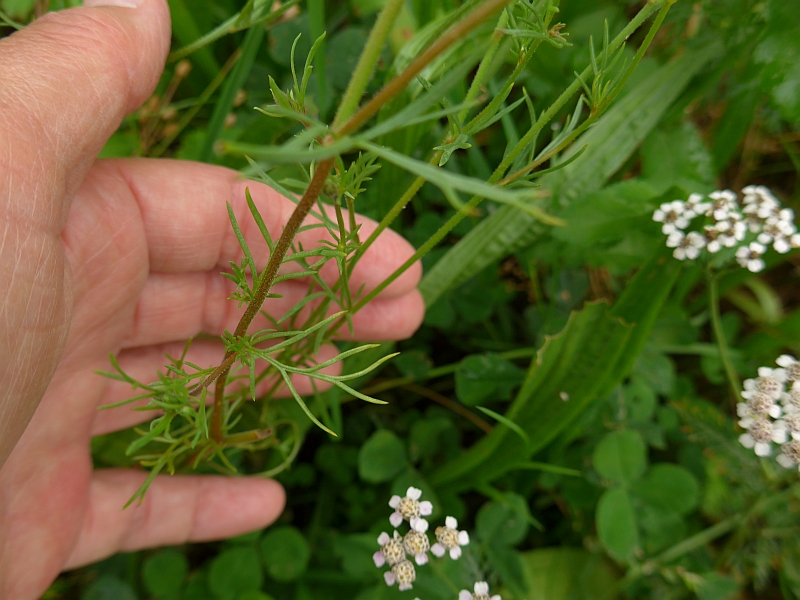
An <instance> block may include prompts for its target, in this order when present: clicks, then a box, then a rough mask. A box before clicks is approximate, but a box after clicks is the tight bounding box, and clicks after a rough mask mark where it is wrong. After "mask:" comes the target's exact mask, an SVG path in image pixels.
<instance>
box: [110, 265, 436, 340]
mask: <svg viewBox="0 0 800 600" xmlns="http://www.w3.org/2000/svg"><path fill="white" fill-rule="evenodd" d="M273 290H274V292H275V293H277V294H280V295H281V296H282V297H281V298H268V299H267V301H266V302H265V303H264V310H265V311H267V312H268V313H270V314H271V315H273V316H274V317H275V318H279V317H280V316H282V315H284V314H286V312H287V311H289V309H291V308H292V307H293V306H295V304H297V303H298V302H299V301H300V300H302V299H303V298H304V297H305V295H306V294H307V293H308V286H306V285H301V284H297V283H289V282H284V283H281V284H278V285H277V286H275V287H274V288H273ZM232 291H233V285H232V282H230V280H228V279H226V278H224V277H222V276H221V275H219V274H218V273H213V272H208V273H184V274H173V275H162V274H158V273H156V274H152V275H150V277H148V279H147V282H146V283H145V286H144V288H143V290H142V293H141V296H140V298H139V303H138V305H137V307H136V317H135V322H134V328H133V330H132V331H131V335H130V336H129V337H128V339H127V340H126V341H125V344H124V345H125V347H128V348H132V347H137V346H147V345H151V344H161V343H165V342H171V341H175V340H181V339H188V338H190V337H194V336H196V335H198V334H199V333H208V334H212V335H220V334H222V333H223V332H224V331H225V330H228V331H233V330H234V329H235V328H236V324H237V323H238V322H239V318H240V317H241V314H242V312H243V310H244V309H243V308H237V303H236V302H234V301H231V300H228V297H229V296H230V295H231V292H232ZM317 304H319V302H312V303H310V305H309V306H308V307H307V309H305V310H303V311H302V312H301V313H300V316H301V321H300V322H302V319H303V318H304V317H305V316H306V315H307V314H308V312H309V310H310V309H311V307H312V306H315V305H317ZM337 311H338V308H337V307H331V309H330V310H329V313H330V314H333V313H334V312H337ZM423 314H424V302H423V300H422V297H421V296H420V294H419V292H418V291H416V290H412V291H411V292H409V293H407V294H405V295H403V296H401V297H399V298H377V299H375V300H373V301H372V302H370V303H369V304H367V305H366V306H365V307H364V308H362V309H361V310H360V311H358V312H357V313H355V314H354V315H353V317H352V320H353V338H352V339H359V340H364V341H386V340H401V339H405V338H408V337H410V336H411V335H412V334H413V333H414V332H415V331H416V330H417V328H418V327H419V326H420V325H421V324H422V318H423ZM273 327H274V326H273V325H272V323H270V321H269V320H267V318H266V317H264V316H263V315H258V316H257V317H256V318H255V320H254V321H253V324H252V326H251V331H257V330H259V329H268V328H269V329H271V328H273ZM341 333H342V334H343V331H342V332H341ZM348 338H349V335H348Z"/></svg>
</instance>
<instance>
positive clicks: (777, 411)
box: [768, 404, 783, 419]
mask: <svg viewBox="0 0 800 600" xmlns="http://www.w3.org/2000/svg"><path fill="white" fill-rule="evenodd" d="M782 413H783V411H782V410H781V407H780V406H778V405H777V404H774V405H773V406H771V407H770V409H769V413H768V414H769V416H770V417H772V418H773V419H778V418H780V416H781V414H782Z"/></svg>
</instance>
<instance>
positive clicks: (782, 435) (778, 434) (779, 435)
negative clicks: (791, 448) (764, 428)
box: [772, 429, 789, 444]
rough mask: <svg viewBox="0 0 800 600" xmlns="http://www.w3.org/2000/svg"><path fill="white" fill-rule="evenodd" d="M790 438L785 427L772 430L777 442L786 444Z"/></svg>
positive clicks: (773, 437) (773, 439) (774, 440)
mask: <svg viewBox="0 0 800 600" xmlns="http://www.w3.org/2000/svg"><path fill="white" fill-rule="evenodd" d="M788 439H789V436H788V435H786V430H785V429H775V430H774V431H773V432H772V441H773V442H775V443H776V444H785V443H786V442H787V441H788Z"/></svg>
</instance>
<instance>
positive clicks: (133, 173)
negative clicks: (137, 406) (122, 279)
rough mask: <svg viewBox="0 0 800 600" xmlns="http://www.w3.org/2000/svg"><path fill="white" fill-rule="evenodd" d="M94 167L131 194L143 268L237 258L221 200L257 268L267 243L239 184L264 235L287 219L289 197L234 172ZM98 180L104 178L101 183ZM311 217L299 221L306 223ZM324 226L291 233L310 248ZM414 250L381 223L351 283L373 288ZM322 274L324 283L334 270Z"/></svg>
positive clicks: (404, 280)
mask: <svg viewBox="0 0 800 600" xmlns="http://www.w3.org/2000/svg"><path fill="white" fill-rule="evenodd" d="M96 168H102V169H104V170H107V171H111V172H112V173H113V172H114V171H116V172H118V174H119V176H120V179H121V182H124V184H125V185H126V186H127V187H128V188H129V189H130V191H131V192H132V193H133V195H134V197H135V199H136V202H137V203H138V205H139V208H140V211H141V215H142V220H143V223H144V228H145V232H146V235H147V242H148V248H149V252H150V271H151V272H159V273H185V272H197V271H209V270H211V269H213V268H215V267H217V266H221V267H224V268H227V267H228V262H229V261H231V260H237V259H238V258H239V257H241V250H240V248H239V243H238V241H237V240H236V236H235V235H234V232H233V229H232V227H231V224H230V221H229V219H228V214H227V210H226V206H225V203H226V202H229V203H230V204H231V207H232V208H233V211H234V214H235V216H236V219H237V221H238V224H239V227H240V228H241V230H242V233H243V235H244V237H245V239H246V240H247V243H248V245H249V247H250V249H251V251H252V253H253V256H254V259H255V261H256V263H257V267H258V268H259V269H261V268H263V266H264V265H265V264H266V261H267V259H268V256H269V249H268V247H267V244H266V242H265V241H264V239H263V237H262V236H261V233H260V231H259V230H258V227H257V225H256V223H255V221H254V219H253V217H252V216H251V214H250V211H249V209H248V207H247V203H246V200H245V188H249V189H250V193H251V195H252V197H253V202H254V203H255V205H256V207H257V208H258V210H259V212H260V213H261V216H262V217H263V219H264V222H265V224H266V226H267V229H268V230H269V232H270V235H271V236H272V238H273V239H274V240H276V239H277V238H278V237H279V236H280V234H281V231H282V230H283V227H284V225H285V223H286V222H287V221H288V220H289V217H290V215H291V214H292V211H293V210H294V206H295V205H294V203H293V202H292V201H291V200H289V199H287V198H284V197H283V196H281V195H280V194H279V193H277V192H276V191H274V190H273V189H271V188H270V187H268V186H266V185H264V184H261V183H257V182H254V181H245V180H243V179H242V178H241V176H240V174H239V173H237V172H236V171H233V170H230V169H226V168H223V167H217V166H212V165H206V164H201V163H193V162H188V161H178V160H164V159H159V160H154V159H115V160H109V161H100V162H99V163H98V164H97V165H96ZM108 183H109V182H108V180H107V179H106V182H105V184H108ZM311 219H312V217H309V218H308V219H307V220H306V222H305V223H306V224H308V223H309V222H310V220H311ZM357 222H358V223H359V224H360V226H361V228H360V230H359V235H360V237H361V239H362V240H363V239H366V237H367V236H369V234H370V233H372V232H373V231H374V230H375V228H376V227H377V224H376V223H375V221H373V220H371V219H368V218H366V217H363V216H360V215H359V216H358V217H357ZM329 237H330V236H329V235H328V234H327V231H326V230H325V229H324V228H320V229H312V230H307V231H304V232H301V233H300V234H298V237H297V238H296V239H297V240H298V241H300V242H302V244H303V246H304V247H305V248H314V247H316V246H318V245H319V240H320V239H322V238H329ZM413 252H414V248H413V247H412V246H411V244H409V243H408V242H407V241H406V240H405V239H403V238H402V237H401V236H400V235H399V234H397V233H396V232H394V231H392V230H389V229H387V230H386V231H384V232H383V233H382V234H381V235H380V236H379V237H378V239H377V240H376V241H375V243H374V244H373V245H372V246H370V248H369V249H368V250H367V251H366V253H365V254H364V256H363V257H362V258H361V260H360V261H359V262H358V264H357V265H356V267H355V269H354V271H353V274H352V277H351V279H350V285H351V288H352V289H354V290H357V289H359V288H362V286H363V288H364V291H365V292H368V291H370V290H371V289H373V288H375V287H376V286H377V285H378V284H379V283H381V282H382V281H383V280H384V279H386V278H387V277H388V276H389V275H391V274H392V273H393V272H394V271H395V270H396V269H397V268H398V267H399V266H400V265H402V264H403V263H404V262H405V261H406V260H407V259H408V258H409V257H410V256H411V255H412V254H413ZM421 274H422V268H421V266H420V265H419V263H417V264H415V265H414V266H412V267H411V268H410V269H408V270H407V271H406V272H405V273H403V274H402V275H401V276H400V277H398V279H397V280H395V281H394V282H392V284H391V285H389V286H388V287H387V288H386V289H385V290H383V292H382V293H381V294H380V296H381V297H400V296H403V295H405V294H407V293H408V292H410V291H411V290H413V289H414V288H415V287H416V286H417V284H418V283H419V279H420V277H421ZM322 276H323V277H324V278H325V279H326V280H327V281H328V283H332V281H333V280H334V279H335V278H336V272H335V271H334V270H327V269H326V270H324V271H323V273H322Z"/></svg>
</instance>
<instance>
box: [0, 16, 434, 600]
mask: <svg viewBox="0 0 800 600" xmlns="http://www.w3.org/2000/svg"><path fill="white" fill-rule="evenodd" d="M101 3H102V2H100V1H98V0H86V2H85V4H86V5H87V7H86V8H77V9H71V10H67V11H62V12H60V13H52V14H48V15H46V16H45V17H43V18H41V19H39V20H37V21H36V22H35V23H33V24H32V25H31V26H29V27H27V28H26V29H24V30H22V31H20V32H17V33H15V34H13V35H11V36H9V37H7V38H4V39H3V40H0V64H2V65H3V68H2V70H0V233H1V235H0V282H2V284H3V291H2V294H3V298H2V304H1V306H2V311H0V331H2V332H3V336H2V338H0V383H2V387H1V388H0V389H2V394H0V465H2V468H0V597H2V598H13V599H15V600H17V599H19V600H25V599H28V598H38V597H39V596H40V595H41V593H42V592H43V591H44V590H45V589H46V588H47V586H48V585H49V584H50V582H51V581H52V580H53V579H54V578H55V577H56V576H57V575H58V573H59V572H60V571H62V570H64V569H70V568H74V567H78V566H80V565H83V564H87V563H90V562H93V561H96V560H98V559H100V558H103V557H105V556H108V555H110V554H113V553H114V552H117V551H131V550H136V549H139V548H144V547H148V546H158V545H169V544H178V543H182V542H185V541H202V540H211V539H218V538H224V537H230V536H233V535H237V534H240V533H243V532H246V531H249V530H253V529H257V528H260V527H264V526H266V525H267V524H269V523H270V522H272V521H273V520H274V519H275V518H277V516H278V515H279V514H280V512H281V510H282V508H283V504H284V492H283V490H282V488H281V487H280V485H279V484H277V483H276V482H273V481H269V480H263V479H248V478H224V477H206V476H174V477H168V476H160V477H158V478H157V479H156V480H155V482H154V483H153V484H152V485H151V486H150V488H149V491H148V493H147V495H146V497H145V499H144V501H143V503H142V504H141V505H133V506H131V507H130V508H128V509H126V510H124V511H123V510H122V506H123V504H124V503H125V501H126V500H127V499H128V498H129V497H130V496H131V495H132V494H133V492H134V491H135V490H136V489H137V488H138V487H139V486H140V485H141V483H142V481H143V479H144V478H145V475H146V474H145V473H143V472H142V471H134V470H130V471H129V470H123V469H113V470H99V471H93V470H92V462H91V455H90V451H89V443H90V439H91V436H92V435H97V434H102V433H107V432H110V431H114V430H117V429H121V428H125V427H129V426H131V425H133V424H135V423H137V422H139V421H141V420H142V418H143V417H142V413H133V412H131V411H130V410H129V409H127V408H124V407H123V408H121V409H114V410H110V411H103V412H98V411H97V407H98V406H99V405H102V404H106V403H109V402H114V401H117V400H121V399H123V398H125V397H126V396H127V395H128V394H129V392H130V390H129V388H127V386H124V385H122V384H120V383H118V382H113V381H109V380H108V379H105V378H102V377H100V376H98V375H96V374H95V371H96V370H98V369H103V370H107V369H108V366H109V365H108V355H109V353H115V354H118V357H119V361H120V364H121V365H122V367H123V368H124V369H125V370H126V371H128V372H130V373H131V374H132V375H133V376H134V377H137V378H139V379H141V380H143V381H154V380H155V379H156V371H157V370H158V369H159V368H161V366H162V365H163V363H164V353H165V352H169V353H170V354H172V355H176V354H179V353H180V351H181V349H182V348H183V344H184V340H185V339H187V338H189V337H192V336H195V335H196V334H198V333H201V332H205V333H211V334H217V335H218V334H220V333H221V332H222V331H223V330H224V329H229V330H233V329H234V327H235V325H236V322H237V321H238V317H239V315H240V312H241V311H240V310H237V309H236V303H235V302H230V301H228V300H226V298H227V297H228V296H229V295H230V293H231V291H232V286H231V284H230V282H229V281H228V280H227V279H225V278H223V277H222V276H221V275H219V271H221V270H223V269H225V268H227V266H228V262H229V261H230V260H234V259H237V258H238V256H239V255H238V252H239V247H238V243H237V241H236V239H235V237H234V235H233V232H232V230H231V227H230V224H229V222H228V218H227V213H226V208H225V202H226V201H228V202H230V203H231V204H232V206H233V207H234V211H235V212H236V215H237V218H238V221H239V223H240V224H241V225H242V227H243V228H244V229H245V236H247V228H248V224H249V223H250V221H251V220H250V219H249V218H248V217H247V216H246V215H247V207H246V205H245V203H244V188H245V182H243V181H240V180H239V179H238V178H237V174H236V173H235V172H232V171H229V170H226V169H222V168H219V167H213V166H208V165H201V164H194V163H186V162H179V161H167V160H148V159H127V160H103V161H97V162H95V158H96V156H97V154H98V152H99V151H100V149H101V148H102V147H103V145H104V144H105V142H106V140H107V139H108V137H109V136H110V135H111V133H112V132H113V131H114V130H115V129H116V128H117V127H118V125H119V123H120V122H121V120H122V118H123V116H124V115H125V114H127V113H129V112H131V111H132V110H134V109H135V108H136V107H138V106H139V105H140V104H141V103H142V102H143V101H144V100H145V99H146V98H147V97H148V96H149V94H150V93H151V92H152V90H153V88H154V87H155V84H156V82H157V80H158V77H159V75H160V73H161V70H162V68H163V65H164V59H165V56H166V52H167V50H168V46H169V39H170V25H169V13H168V9H167V6H166V2H164V0H142V2H141V4H140V6H138V7H137V8H130V7H127V8H126V7H121V6H103V7H101V6H99V5H100V4H101ZM123 3H124V0H117V1H116V2H113V4H117V5H120V4H123ZM105 4H112V2H111V1H110V0H106V2H105ZM88 5H91V7H88ZM247 185H248V187H250V190H251V192H252V194H253V198H254V200H255V202H256V204H257V205H258V207H259V210H260V211H261V213H262V215H263V216H264V218H265V220H266V222H267V224H268V226H269V228H270V230H271V233H272V234H273V235H274V236H275V237H277V235H278V234H279V233H280V229H281V226H282V224H283V223H285V221H286V220H287V219H288V216H289V214H290V212H291V209H292V207H293V205H292V204H291V203H290V202H289V201H288V200H285V199H283V198H281V197H280V196H278V195H277V194H276V193H275V192H273V191H272V190H270V189H268V188H266V187H264V186H261V185H259V184H254V183H252V182H248V183H247ZM361 222H362V223H363V225H362V232H364V233H365V234H368V233H369V231H371V230H372V228H374V223H372V222H370V221H368V220H366V219H363V220H362V221H361ZM251 229H252V231H253V232H255V228H254V227H253V228H251ZM303 235H304V236H306V241H307V242H313V241H316V238H318V237H319V234H315V233H314V231H309V232H306V233H304V234H303ZM248 241H250V238H248ZM251 249H253V251H254V254H256V255H257V261H260V262H261V264H260V265H259V267H263V265H264V263H265V262H266V258H267V256H266V247H265V245H262V246H260V247H259V246H258V245H257V244H255V243H254V244H252V245H251ZM410 254H411V247H410V246H409V245H408V244H407V243H406V242H405V241H404V240H402V239H401V238H400V237H399V236H397V235H396V234H393V233H391V232H387V233H386V234H385V235H382V236H381V237H380V238H379V240H378V241H377V242H376V243H375V244H374V245H373V246H372V247H371V248H370V250H369V251H368V252H367V253H366V254H365V256H364V258H363V259H362V260H361V262H360V263H359V265H358V267H357V269H356V271H355V273H354V274H353V278H352V280H351V285H352V287H353V289H354V290H357V289H358V288H359V287H361V286H362V285H363V286H364V288H365V289H367V290H369V289H370V288H374V287H375V286H376V285H377V284H378V283H379V282H380V281H381V280H382V279H384V278H385V277H386V276H387V275H388V274H390V273H391V272H392V271H393V270H394V269H395V268H396V267H397V266H399V265H400V264H401V263H402V262H404V261H405V260H406V259H407V258H408V256H410ZM419 275H420V270H419V268H418V267H417V268H414V269H410V270H409V271H407V272H406V273H405V274H404V275H403V276H402V277H400V278H399V279H398V280H397V281H395V282H394V283H393V284H392V285H391V286H389V287H388V288H387V289H386V290H384V292H383V293H382V294H381V295H380V296H379V297H378V298H377V299H376V300H374V301H373V302H372V303H370V305H368V306H367V307H365V308H364V309H363V310H362V311H361V312H359V313H357V314H356V315H355V316H354V317H353V325H354V327H355V337H357V338H359V339H372V340H380V339H384V340H388V339H400V338H403V337H407V336H408V335H410V334H411V333H413V331H414V330H415V329H416V328H417V327H418V326H419V324H420V322H421V319H422V311H423V304H422V300H421V297H420V295H419V293H418V292H417V291H416V284H417V281H418V279H419ZM331 276H333V274H331ZM276 291H278V292H280V293H282V294H283V295H284V299H283V300H269V301H268V303H267V304H266V305H265V309H266V310H270V311H274V312H275V313H276V314H277V313H281V312H282V311H284V310H285V309H286V308H287V306H288V305H289V304H290V303H294V302H295V301H297V300H298V299H299V298H300V297H302V294H304V293H305V285H304V284H300V283H289V282H287V283H284V284H281V285H280V286H279V288H276ZM254 326H258V323H256V324H255V325H254ZM223 352H224V349H223V347H222V346H221V344H220V343H212V342H207V341H204V342H199V343H198V342H196V343H195V344H193V346H192V349H191V350H190V355H189V357H188V358H189V360H191V361H192V362H194V363H196V364H199V365H201V366H212V365H214V364H218V362H219V361H220V359H221V357H222V355H223ZM322 354H323V355H322V356H320V359H321V360H325V359H327V358H330V357H331V356H332V355H333V349H331V348H323V350H322ZM298 388H299V389H300V391H301V393H302V392H303V391H304V389H303V382H302V381H299V382H298ZM305 391H309V386H308V384H306V387H305ZM3 462H4V463H5V464H3ZM232 507H235V510H231V508H232Z"/></svg>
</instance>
